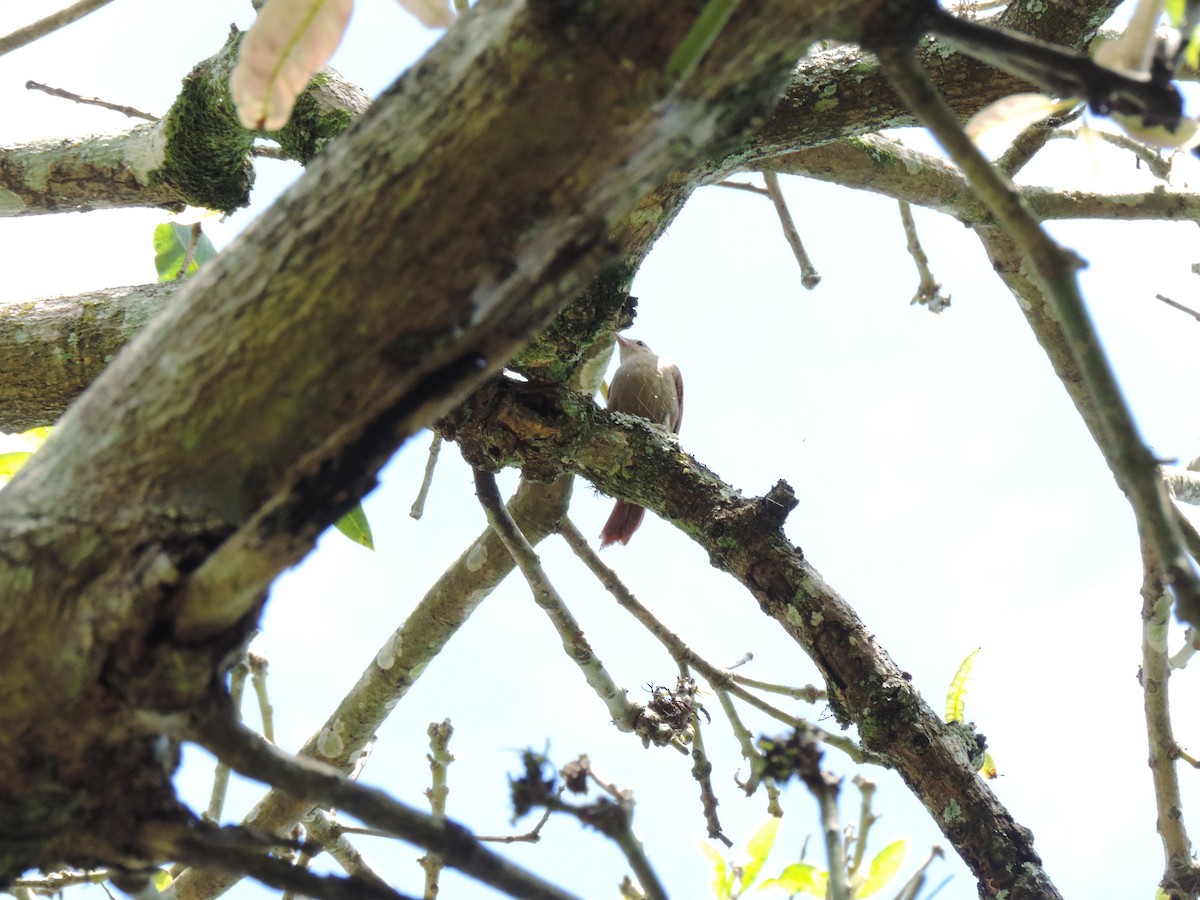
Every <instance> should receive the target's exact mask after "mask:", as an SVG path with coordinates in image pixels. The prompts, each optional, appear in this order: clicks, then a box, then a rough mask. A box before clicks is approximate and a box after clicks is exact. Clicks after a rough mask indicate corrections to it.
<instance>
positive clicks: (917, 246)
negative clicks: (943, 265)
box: [900, 200, 950, 313]
mask: <svg viewBox="0 0 1200 900" xmlns="http://www.w3.org/2000/svg"><path fill="white" fill-rule="evenodd" d="M900 221H901V222H903V223H904V236H905V237H906V238H907V239H908V255H909V256H911V257H912V259H913V262H914V263H916V264H917V274H918V275H919V276H920V281H918V282H917V292H916V293H915V294H913V298H912V301H911V303H913V304H920V305H921V306H924V307H926V308H927V309H928V310H929V311H930V312H934V313H940V312H941V311H942V310H944V309H946V308H947V307H948V306H950V295H949V294H943V293H942V285H941V283H939V282H938V280H937V279H936V278H934V277H933V271H932V270H931V269H930V268H929V257H928V256H927V255H926V254H925V248H924V247H922V246H921V239H920V238H919V237H918V236H917V223H916V222H915V221H914V220H913V214H912V207H911V206H909V205H908V203H906V202H905V201H903V200H901V201H900Z"/></svg>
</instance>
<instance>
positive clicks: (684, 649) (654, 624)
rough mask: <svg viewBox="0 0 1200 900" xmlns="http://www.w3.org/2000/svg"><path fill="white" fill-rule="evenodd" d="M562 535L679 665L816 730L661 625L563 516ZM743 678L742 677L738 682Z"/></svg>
mask: <svg viewBox="0 0 1200 900" xmlns="http://www.w3.org/2000/svg"><path fill="white" fill-rule="evenodd" d="M558 531H559V534H561V535H562V537H563V540H565V541H566V542H567V544H569V545H570V547H571V549H572V550H574V551H575V555H576V556H578V557H579V558H580V559H581V560H583V564H584V565H585V566H587V567H588V568H589V569H590V570H591V571H592V574H593V575H595V576H596V578H597V579H599V581H600V583H601V584H602V585H604V587H605V588H606V589H607V590H608V592H609V593H610V594H612V595H613V597H614V598H615V599H616V601H617V603H619V604H620V605H621V606H622V607H624V608H625V609H626V610H627V611H628V612H629V614H630V615H632V616H633V617H634V618H635V619H637V621H638V622H639V623H640V624H641V625H642V627H643V628H645V629H646V630H647V631H648V632H649V633H650V635H651V636H652V637H654V638H655V639H657V640H658V642H659V643H660V644H662V645H663V646H664V647H665V648H666V650H667V652H668V653H670V654H671V658H672V659H674V660H675V661H676V662H677V663H680V664H686V665H688V666H690V667H691V668H693V669H695V670H696V671H697V672H698V673H700V675H701V676H702V677H703V678H704V680H705V681H707V682H708V683H709V685H710V686H711V687H712V688H713V690H714V691H721V690H724V691H728V692H729V693H731V694H733V695H735V696H737V697H738V698H739V699H741V700H744V701H745V702H746V703H749V704H750V705H751V706H753V707H754V708H755V709H758V710H760V711H762V712H764V713H766V714H767V715H768V716H771V717H772V718H773V719H777V720H778V721H780V722H783V723H784V724H786V725H789V726H791V727H792V728H802V727H812V726H809V725H808V723H807V722H805V721H804V720H803V719H801V718H798V717H796V716H793V715H790V714H788V713H786V712H784V711H783V710H781V709H778V708H777V707H774V706H772V705H771V704H770V703H767V702H766V701H765V700H763V699H762V698H761V697H758V696H756V695H755V694H752V693H751V692H750V691H748V690H746V689H745V688H744V687H742V686H741V685H739V684H737V683H736V681H735V678H734V676H732V675H731V674H730V673H728V672H726V671H725V670H723V669H720V668H718V667H717V666H714V665H713V664H712V663H710V662H708V660H706V659H704V657H702V656H700V655H699V654H698V653H696V652H695V651H694V650H692V649H691V648H690V647H689V646H688V645H687V644H685V643H684V642H683V640H681V639H680V637H679V636H678V635H677V634H675V633H674V632H673V631H671V629H669V628H668V627H667V626H666V625H664V624H663V623H662V622H660V621H659V620H658V619H657V618H656V617H655V616H654V614H653V613H652V612H650V610H648V609H646V607H645V606H643V605H642V604H641V603H640V602H639V601H638V599H637V598H636V597H635V596H634V595H633V593H632V592H631V591H630V590H629V588H627V587H625V585H624V584H623V583H622V581H621V579H620V578H619V577H618V576H617V573H616V572H614V571H613V570H612V569H611V568H609V567H608V565H607V564H606V563H605V562H604V560H602V559H600V557H599V555H598V554H597V553H596V551H595V550H593V549H592V547H591V546H590V545H589V544H588V542H587V538H585V537H584V536H583V534H582V532H580V530H579V529H578V528H576V527H575V523H574V522H572V521H571V520H570V519H569V518H567V517H566V516H563V518H562V519H561V520H560V521H559V525H558ZM740 677H741V676H738V678H740ZM818 730H819V729H818ZM821 740H822V741H824V742H825V743H826V744H828V745H829V746H831V747H836V748H837V749H839V750H841V751H842V752H843V753H845V754H846V755H847V756H849V757H850V759H852V760H853V761H854V762H857V763H865V762H869V763H875V764H877V765H887V764H888V763H887V762H886V761H885V760H884V759H883V757H881V756H878V755H876V754H873V753H869V752H868V751H866V750H864V749H863V748H862V747H861V746H859V745H858V744H856V743H855V742H854V741H852V740H851V739H849V738H847V737H844V736H842V735H839V734H832V733H830V732H826V731H821Z"/></svg>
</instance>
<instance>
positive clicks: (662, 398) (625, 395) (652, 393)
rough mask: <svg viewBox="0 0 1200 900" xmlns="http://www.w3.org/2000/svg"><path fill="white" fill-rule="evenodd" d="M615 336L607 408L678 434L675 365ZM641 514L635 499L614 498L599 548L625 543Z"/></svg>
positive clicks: (679, 393) (679, 389)
mask: <svg viewBox="0 0 1200 900" xmlns="http://www.w3.org/2000/svg"><path fill="white" fill-rule="evenodd" d="M616 338H617V346H618V347H619V348H620V351H621V364H620V365H619V366H618V367H617V371H616V372H615V373H614V374H613V377H612V383H611V384H609V386H608V409H609V411H610V412H620V413H626V414H627V415H631V416H641V417H642V418H643V419H649V420H650V421H651V422H652V423H653V424H655V425H659V426H661V427H663V428H667V429H669V430H670V431H671V432H672V433H673V434H678V433H679V424H680V422H681V421H682V420H683V378H682V377H681V376H680V374H679V366H677V365H675V363H673V362H672V361H671V360H669V359H667V358H666V357H663V356H659V355H658V354H657V353H655V352H654V351H653V350H651V349H650V348H649V347H648V346H646V342H645V341H638V340H633V339H630V338H625V337H622V336H621V335H619V334H618V335H616ZM645 514H646V510H645V509H644V508H643V507H641V506H638V505H637V504H636V503H627V502H626V501H624V500H618V501H617V503H616V506H614V507H613V511H612V514H611V515H610V516H609V517H608V521H607V522H605V523H604V529H603V530H602V531H601V532H600V549H601V550H603V549H604V548H605V547H607V546H609V545H610V544H617V543H621V544H628V543H629V539H630V538H631V537H633V533H634V532H635V531H637V530H638V526H639V525H641V524H642V517H643V516H645Z"/></svg>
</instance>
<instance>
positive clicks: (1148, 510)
mask: <svg viewBox="0 0 1200 900" xmlns="http://www.w3.org/2000/svg"><path fill="white" fill-rule="evenodd" d="M877 53H878V54H879V57H880V61H881V62H882V63H883V66H884V69H885V70H886V71H887V72H888V73H889V75H890V77H891V80H892V83H893V85H894V86H895V87H896V90H897V91H898V92H899V93H900V95H901V96H902V97H904V98H905V100H906V101H907V102H908V103H909V105H910V106H911V107H912V108H913V109H914V110H915V111H916V112H917V114H918V115H919V116H920V117H921V118H922V119H923V120H924V121H925V123H926V125H927V126H928V127H929V129H930V131H932V132H933V134H934V136H935V137H936V138H937V139H938V141H939V142H941V144H942V146H943V147H945V149H946V152H947V153H948V154H949V155H950V157H951V158H952V159H953V160H954V161H955V162H956V163H957V164H958V166H959V168H961V169H962V170H963V172H964V173H965V174H966V176H967V179H968V180H969V181H970V182H971V186H972V188H973V189H974V190H975V191H976V193H978V194H979V196H980V198H981V199H982V200H983V201H984V203H985V204H986V205H987V206H988V208H989V209H990V210H991V211H992V213H993V214H994V215H995V216H996V218H997V219H998V220H999V222H1000V224H1001V225H1002V226H1003V227H1004V229H1005V230H1006V231H1007V232H1008V233H1009V234H1010V235H1011V236H1012V238H1013V240H1014V241H1016V243H1017V245H1018V246H1019V247H1020V248H1021V251H1022V253H1023V254H1024V255H1025V257H1026V258H1027V259H1028V260H1029V261H1030V263H1031V264H1032V265H1033V267H1034V269H1035V271H1036V272H1037V275H1038V279H1039V281H1040V282H1041V283H1042V285H1043V286H1044V288H1045V291H1046V300H1047V302H1049V303H1050V305H1051V306H1052V307H1053V309H1054V313H1055V316H1056V318H1057V319H1058V321H1059V323H1060V325H1061V327H1062V332H1063V336H1064V338H1065V340H1066V346H1067V348H1068V349H1069V352H1070V354H1071V355H1072V356H1073V357H1074V358H1075V361H1076V364H1077V365H1078V367H1079V370H1080V372H1081V373H1082V374H1083V377H1084V382H1085V386H1086V390H1087V393H1088V394H1089V395H1090V396H1091V397H1092V399H1093V403H1094V408H1095V410H1096V412H1097V414H1098V419H1099V425H1100V428H1101V432H1100V435H1099V437H1100V440H1099V441H1098V443H1099V446H1100V450H1101V452H1102V453H1103V454H1104V456H1105V459H1106V460H1107V461H1108V464H1109V466H1110V468H1112V469H1113V471H1114V473H1115V474H1116V476H1117V480H1118V483H1120V484H1121V486H1122V488H1123V489H1124V490H1125V492H1126V496H1127V497H1128V498H1129V501H1130V503H1131V504H1132V506H1133V510H1134V515H1135V516H1136V517H1137V521H1138V528H1139V530H1141V532H1142V533H1143V534H1144V535H1145V537H1146V539H1147V540H1148V541H1149V542H1150V545H1151V546H1152V547H1153V548H1154V552H1155V554H1156V556H1157V559H1158V563H1159V565H1160V566H1161V567H1162V570H1163V571H1164V572H1165V573H1167V577H1168V579H1169V582H1170V584H1171V590H1172V592H1173V593H1174V594H1175V599H1176V602H1177V614H1178V615H1179V616H1180V617H1181V618H1183V619H1185V620H1186V621H1189V622H1191V623H1193V624H1200V579H1198V578H1197V576H1196V572H1195V570H1194V569H1193V567H1192V563H1191V561H1190V559H1189V557H1188V556H1187V554H1186V553H1185V552H1184V548H1183V540H1182V537H1181V536H1180V533H1179V529H1178V528H1177V527H1176V525H1175V520H1174V516H1173V514H1172V511H1171V509H1170V503H1169V501H1168V499H1167V495H1166V491H1165V490H1164V489H1163V486H1162V482H1161V480H1160V479H1159V477H1158V471H1157V465H1158V464H1157V460H1155V458H1154V456H1153V454H1151V453H1150V451H1149V449H1148V448H1147V447H1146V445H1145V444H1144V443H1142V440H1141V438H1140V436H1139V435H1138V432H1137V426H1136V425H1135V424H1134V422H1133V417H1132V416H1131V414H1130V412H1129V410H1128V408H1127V407H1126V406H1125V401H1124V399H1123V397H1122V395H1121V392H1120V389H1119V388H1118V387H1117V383H1116V378H1115V377H1114V376H1113V373H1112V370H1111V369H1110V367H1109V365H1108V359H1107V357H1106V356H1105V355H1104V351H1103V349H1102V348H1101V345H1100V340H1099V338H1098V337H1097V336H1096V333H1095V330H1094V329H1093V328H1092V324H1091V319H1090V318H1089V317H1088V314H1087V311H1086V309H1085V308H1084V305H1083V298H1082V296H1081V295H1080V293H1079V285H1078V282H1077V281H1076V278H1075V271H1076V269H1078V268H1079V264H1080V261H1079V259H1078V257H1076V256H1075V255H1074V254H1071V253H1069V252H1067V251H1065V250H1063V249H1062V248H1060V247H1059V246H1058V245H1057V244H1055V243H1054V242H1053V241H1052V240H1051V239H1050V238H1049V236H1048V235H1047V234H1046V233H1045V231H1043V230H1042V228H1041V226H1040V225H1039V224H1038V221H1037V220H1036V219H1035V218H1034V217H1033V215H1032V214H1031V213H1030V212H1029V210H1028V208H1027V207H1026V206H1025V205H1024V204H1023V203H1022V202H1021V198H1020V195H1019V194H1017V192H1016V191H1015V190H1014V189H1013V187H1012V184H1011V183H1010V182H1009V181H1008V179H1006V178H1004V176H1002V175H1001V174H1000V173H998V172H997V171H996V170H995V169H994V168H993V167H992V166H991V165H990V164H989V163H988V162H987V160H986V159H984V158H983V156H982V154H980V152H979V150H978V149H977V148H976V147H975V145H974V144H973V143H971V140H970V138H968V137H967V136H966V134H965V133H964V132H963V130H962V128H961V126H960V125H959V123H958V121H957V119H956V118H955V117H954V114H953V113H952V112H951V110H950V109H949V108H948V107H947V106H946V105H945V103H943V101H942V100H941V98H940V97H938V96H937V93H936V91H935V90H934V89H933V87H932V85H930V83H929V81H928V79H927V78H926V77H925V73H924V72H923V71H922V69H921V67H920V64H919V63H918V62H917V59H916V55H915V54H914V53H913V52H912V50H911V49H909V48H907V47H902V46H900V47H898V46H891V45H888V46H881V47H878V48H877Z"/></svg>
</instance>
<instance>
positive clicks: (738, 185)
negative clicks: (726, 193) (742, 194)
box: [713, 179, 771, 197]
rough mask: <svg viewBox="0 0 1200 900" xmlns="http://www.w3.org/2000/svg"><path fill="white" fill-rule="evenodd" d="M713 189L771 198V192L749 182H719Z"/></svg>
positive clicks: (727, 180)
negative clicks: (732, 190) (746, 192)
mask: <svg viewBox="0 0 1200 900" xmlns="http://www.w3.org/2000/svg"><path fill="white" fill-rule="evenodd" d="M713 187H723V188H733V189H734V190H735V191H749V192H750V193H752V194H761V195H762V196H764V197H770V196H771V192H770V191H768V190H767V189H766V188H760V187H759V186H758V185H757V184H751V183H750V182H748V181H730V180H729V179H726V180H725V181H718V182H717V183H716V184H714V185H713Z"/></svg>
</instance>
